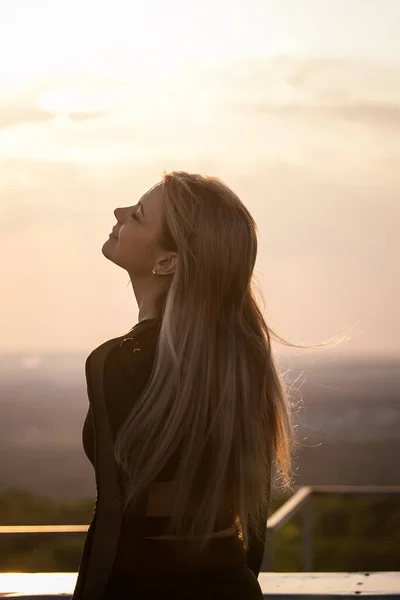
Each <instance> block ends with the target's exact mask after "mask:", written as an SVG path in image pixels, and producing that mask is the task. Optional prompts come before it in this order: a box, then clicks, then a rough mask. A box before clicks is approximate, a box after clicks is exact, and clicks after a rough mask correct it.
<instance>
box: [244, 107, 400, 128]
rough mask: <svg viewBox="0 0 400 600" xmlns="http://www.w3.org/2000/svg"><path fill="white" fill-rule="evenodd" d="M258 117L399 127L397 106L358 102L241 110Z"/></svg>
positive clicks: (399, 109) (398, 108)
mask: <svg viewBox="0 0 400 600" xmlns="http://www.w3.org/2000/svg"><path fill="white" fill-rule="evenodd" d="M243 110H244V111H245V112H251V113H255V114H258V115H282V116H291V115H293V116H299V117H311V118H312V117H321V116H322V117H333V118H340V119H346V120H348V121H354V122H360V123H364V124H366V125H373V126H378V127H384V126H385V127H399V126H400V103H399V104H397V103H396V104H378V103H376V104H374V103H367V102H360V103H354V104H345V103H344V104H331V105H321V104H295V103H293V104H268V103H256V104H250V105H249V106H247V107H245V108H244V109H243Z"/></svg>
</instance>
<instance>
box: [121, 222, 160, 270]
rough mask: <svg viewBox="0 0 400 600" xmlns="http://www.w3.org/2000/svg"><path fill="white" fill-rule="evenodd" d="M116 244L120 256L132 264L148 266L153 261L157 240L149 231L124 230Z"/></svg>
mask: <svg viewBox="0 0 400 600" xmlns="http://www.w3.org/2000/svg"><path fill="white" fill-rule="evenodd" d="M116 244H117V247H118V253H119V254H120V256H121V257H123V259H124V261H125V262H127V263H129V264H130V265H131V266H135V265H138V266H146V265H147V263H149V264H150V263H152V261H153V258H154V251H155V240H154V239H153V237H152V236H151V235H149V232H148V231H145V230H142V231H140V230H136V231H133V229H132V230H130V231H127V230H122V231H121V232H120V237H119V240H118V241H117V240H116Z"/></svg>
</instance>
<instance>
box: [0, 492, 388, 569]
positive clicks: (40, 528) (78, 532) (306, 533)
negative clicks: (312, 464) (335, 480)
mask: <svg viewBox="0 0 400 600" xmlns="http://www.w3.org/2000/svg"><path fill="white" fill-rule="evenodd" d="M327 494H330V495H333V494H334V495H360V496H361V495H388V494H400V485H393V486H358V485H356V486H351V485H345V486H303V487H301V488H299V489H298V490H297V491H296V492H295V494H293V496H291V498H289V500H287V501H286V502H285V503H284V504H283V505H282V506H281V507H280V508H279V509H278V510H277V511H276V512H275V513H274V514H273V515H271V516H270V517H269V519H268V521H267V541H266V544H265V551H264V557H263V562H262V565H261V571H262V572H266V571H271V569H272V548H273V546H272V536H273V534H274V533H275V532H276V531H278V530H279V529H281V527H283V525H285V523H287V522H288V521H289V520H290V519H292V517H294V516H295V515H296V514H298V513H299V512H301V513H302V516H303V530H302V544H301V547H302V551H301V554H302V564H303V571H307V572H310V571H312V570H313V548H312V539H313V505H312V500H313V498H315V497H317V496H321V495H327ZM88 528H89V525H2V526H0V540H1V539H5V538H16V537H27V536H41V537H42V536H44V537H47V536H68V537H71V536H72V537H75V536H82V535H83V534H85V533H86V532H87V530H88Z"/></svg>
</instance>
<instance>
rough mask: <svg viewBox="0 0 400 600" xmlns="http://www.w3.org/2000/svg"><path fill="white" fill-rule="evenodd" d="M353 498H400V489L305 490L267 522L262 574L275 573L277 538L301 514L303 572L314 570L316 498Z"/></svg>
mask: <svg viewBox="0 0 400 600" xmlns="http://www.w3.org/2000/svg"><path fill="white" fill-rule="evenodd" d="M328 494H329V495H337V496H341V495H352V496H356V495H359V496H368V495H372V496H375V495H376V496H378V495H388V494H399V495H400V485H389V486H376V485H318V486H303V487H301V488H300V489H299V490H297V492H296V493H295V494H293V496H291V498H289V500H287V501H286V502H285V503H284V504H283V505H282V506H281V507H280V508H278V510H277V511H276V512H274V514H273V515H271V516H270V518H269V519H268V521H267V541H266V544H265V551H264V558H263V562H262V565H261V571H264V572H265V571H271V570H272V564H273V563H272V556H273V545H272V536H273V534H274V533H275V532H276V531H278V530H279V529H281V527H282V526H283V525H285V523H287V521H289V520H290V519H291V518H292V517H294V516H295V515H296V514H298V513H299V512H301V513H302V516H303V524H302V525H303V530H302V541H301V548H302V550H301V555H302V564H303V571H306V572H310V571H312V570H313V547H312V541H313V504H312V500H313V498H315V497H317V496H323V495H324V496H325V495H328Z"/></svg>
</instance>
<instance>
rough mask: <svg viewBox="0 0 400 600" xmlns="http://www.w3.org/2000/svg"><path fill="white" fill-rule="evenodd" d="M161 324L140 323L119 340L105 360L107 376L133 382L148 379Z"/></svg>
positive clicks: (151, 322)
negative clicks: (124, 378)
mask: <svg viewBox="0 0 400 600" xmlns="http://www.w3.org/2000/svg"><path fill="white" fill-rule="evenodd" d="M159 329H160V324H159V323H158V322H156V321H148V322H144V323H141V322H139V323H138V324H137V325H136V326H135V327H134V328H133V329H132V330H131V331H130V332H129V333H127V334H126V335H124V336H121V337H120V338H118V339H117V341H116V343H115V344H114V345H113V346H112V348H111V349H110V351H109V352H108V354H107V357H106V360H105V365H104V368H105V375H115V376H123V377H126V378H128V379H131V380H132V382H137V381H138V380H142V379H143V378H144V377H148V376H149V375H150V372H151V370H152V367H153V363H154V359H155V355H156V351H157V341H158V336H159Z"/></svg>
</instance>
